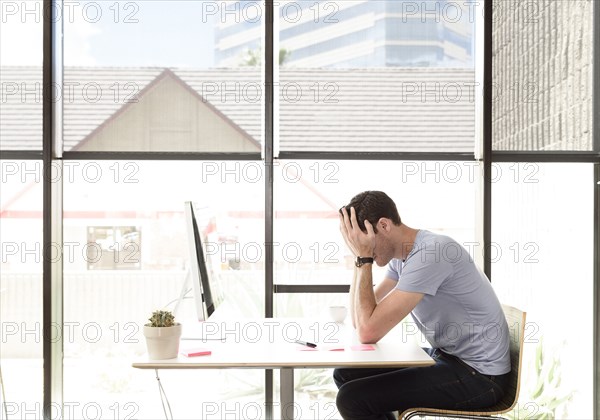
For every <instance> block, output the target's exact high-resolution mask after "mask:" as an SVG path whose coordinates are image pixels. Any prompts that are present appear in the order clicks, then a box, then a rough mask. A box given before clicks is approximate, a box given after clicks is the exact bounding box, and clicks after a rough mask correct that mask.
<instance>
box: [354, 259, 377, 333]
mask: <svg viewBox="0 0 600 420" xmlns="http://www.w3.org/2000/svg"><path fill="white" fill-rule="evenodd" d="M354 294H355V297H354V310H355V312H356V314H355V319H356V325H355V326H356V329H357V330H359V334H360V332H361V331H360V330H361V329H364V328H365V327H368V325H369V320H370V318H371V315H372V314H373V311H374V310H375V307H376V306H377V301H376V299H375V292H374V291H373V272H372V266H371V264H366V265H364V266H362V267H360V268H358V269H356V275H355V291H354Z"/></svg>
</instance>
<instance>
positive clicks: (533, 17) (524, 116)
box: [493, 0, 594, 151]
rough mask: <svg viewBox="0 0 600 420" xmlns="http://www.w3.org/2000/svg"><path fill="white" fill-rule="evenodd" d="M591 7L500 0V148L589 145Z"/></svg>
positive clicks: (496, 137)
mask: <svg viewBox="0 0 600 420" xmlns="http://www.w3.org/2000/svg"><path fill="white" fill-rule="evenodd" d="M593 7H594V6H593V1H592V0H527V1H525V0H520V1H519V0H495V1H494V25H493V57H494V58H493V60H494V61H493V80H494V87H493V89H494V107H493V130H494V131H493V133H494V134H493V148H494V150H534V151H545V150H591V148H592V112H593V111H592V71H593V70H592V56H593Z"/></svg>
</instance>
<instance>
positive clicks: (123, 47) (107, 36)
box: [0, 0, 215, 68]
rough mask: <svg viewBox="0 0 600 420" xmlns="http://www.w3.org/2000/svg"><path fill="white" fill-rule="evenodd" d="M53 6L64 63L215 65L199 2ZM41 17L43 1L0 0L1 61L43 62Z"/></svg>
mask: <svg viewBox="0 0 600 420" xmlns="http://www.w3.org/2000/svg"><path fill="white" fill-rule="evenodd" d="M206 3H209V2H206ZM210 3H214V2H210ZM55 10H56V11H57V12H58V14H57V15H56V16H57V20H58V21H60V22H62V23H63V27H64V63H65V65H67V66H119V67H140V66H160V67H167V66H168V67H193V68H206V67H211V66H213V63H214V51H213V50H214V29H213V28H214V21H215V15H212V14H209V13H208V12H207V10H208V9H207V8H206V6H204V7H203V1H197V0H181V1H174V0H136V1H116V0H96V1H88V0H85V1H78V0H73V1H71V0H65V1H64V4H63V6H62V8H60V9H55ZM42 15H43V8H42V3H41V1H38V0H25V1H22V0H21V1H13V0H0V65H41V64H42Z"/></svg>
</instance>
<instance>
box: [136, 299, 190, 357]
mask: <svg viewBox="0 0 600 420" xmlns="http://www.w3.org/2000/svg"><path fill="white" fill-rule="evenodd" d="M148 320H149V321H150V322H149V323H147V324H145V325H144V337H146V345H147V347H148V355H149V357H150V359H154V360H159V359H173V358H175V357H177V354H178V353H179V339H180V338H181V324H180V323H178V322H175V317H174V316H173V314H172V313H171V312H170V311H160V310H157V311H154V312H153V313H152V316H151V317H150V318H148Z"/></svg>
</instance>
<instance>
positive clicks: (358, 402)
mask: <svg viewBox="0 0 600 420" xmlns="http://www.w3.org/2000/svg"><path fill="white" fill-rule="evenodd" d="M425 351H426V352H427V353H429V355H430V356H431V357H432V358H433V359H434V360H435V365H432V366H428V367H418V368H401V369H367V368H354V369H353V368H347V369H335V370H334V372H333V380H334V381H335V384H336V385H337V387H338V389H339V391H338V395H337V399H336V404H337V408H338V411H339V412H340V414H341V416H342V417H343V418H344V419H346V420H383V419H386V420H387V419H394V416H393V414H392V412H393V411H399V412H402V411H404V410H406V409H408V408H414V407H427V408H441V409H454V410H460V409H476V408H485V407H490V406H492V405H494V404H496V403H497V402H498V401H499V400H501V399H502V397H503V396H504V390H505V389H506V386H507V382H508V377H509V374H506V375H500V376H490V375H483V374H481V373H479V372H477V371H476V370H475V369H473V368H472V367H470V366H469V365H467V364H466V363H464V362H463V361H461V360H460V359H458V358H457V357H454V356H451V355H449V354H447V353H444V352H443V351H441V350H438V349H425Z"/></svg>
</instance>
